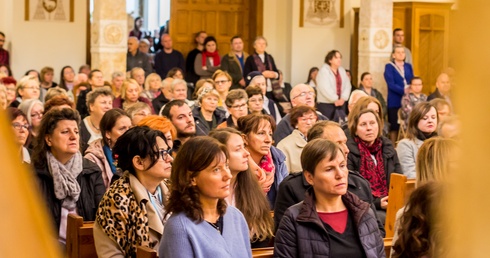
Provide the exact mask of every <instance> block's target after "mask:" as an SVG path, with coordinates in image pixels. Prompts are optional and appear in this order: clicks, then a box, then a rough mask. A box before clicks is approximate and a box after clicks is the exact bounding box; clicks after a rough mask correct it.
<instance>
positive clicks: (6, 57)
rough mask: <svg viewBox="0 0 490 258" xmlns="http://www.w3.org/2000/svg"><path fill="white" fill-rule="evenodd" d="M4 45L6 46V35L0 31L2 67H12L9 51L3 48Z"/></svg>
mask: <svg viewBox="0 0 490 258" xmlns="http://www.w3.org/2000/svg"><path fill="white" fill-rule="evenodd" d="M4 44H5V34H4V33H3V32H1V31H0V65H7V66H9V67H10V54H9V51H8V50H6V49H4V48H3V45H4ZM10 76H12V75H10Z"/></svg>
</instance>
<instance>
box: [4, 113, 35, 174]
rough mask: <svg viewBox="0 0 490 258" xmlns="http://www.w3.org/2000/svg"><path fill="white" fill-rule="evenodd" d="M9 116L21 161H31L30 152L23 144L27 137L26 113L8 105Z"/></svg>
mask: <svg viewBox="0 0 490 258" xmlns="http://www.w3.org/2000/svg"><path fill="white" fill-rule="evenodd" d="M7 111H8V113H9V117H10V119H11V122H12V127H13V129H14V136H15V140H16V142H17V145H18V146H19V148H20V150H19V154H20V157H21V159H22V162H23V163H27V164H30V163H31V154H30V152H29V150H27V148H26V147H24V145H25V144H26V141H27V138H28V137H29V128H30V126H29V123H28V122H27V117H26V115H25V114H24V113H23V112H22V110H20V109H17V108H12V107H9V108H8V109H7Z"/></svg>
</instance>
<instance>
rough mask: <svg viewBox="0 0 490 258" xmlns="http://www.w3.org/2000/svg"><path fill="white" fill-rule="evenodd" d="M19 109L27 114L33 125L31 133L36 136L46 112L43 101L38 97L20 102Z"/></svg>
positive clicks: (29, 121) (30, 123)
mask: <svg viewBox="0 0 490 258" xmlns="http://www.w3.org/2000/svg"><path fill="white" fill-rule="evenodd" d="M19 109H20V110H22V112H23V113H24V114H25V115H26V117H27V122H28V123H29V125H30V126H31V135H32V136H33V137H34V138H36V137H37V136H38V135H39V127H40V126H41V119H42V118H43V114H44V105H43V103H42V102H41V101H39V100H38V99H29V100H26V101H23V102H22V103H20V105H19Z"/></svg>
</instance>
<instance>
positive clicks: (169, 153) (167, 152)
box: [158, 149, 172, 161]
mask: <svg viewBox="0 0 490 258" xmlns="http://www.w3.org/2000/svg"><path fill="white" fill-rule="evenodd" d="M158 155H159V156H158V157H159V158H162V160H163V161H166V160H167V159H168V157H172V149H168V150H164V149H160V150H158Z"/></svg>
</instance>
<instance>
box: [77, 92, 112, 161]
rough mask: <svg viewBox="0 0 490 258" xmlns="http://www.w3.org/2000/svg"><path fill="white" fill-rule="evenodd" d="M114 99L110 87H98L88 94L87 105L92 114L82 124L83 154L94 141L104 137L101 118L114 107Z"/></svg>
mask: <svg viewBox="0 0 490 258" xmlns="http://www.w3.org/2000/svg"><path fill="white" fill-rule="evenodd" d="M113 99H114V96H113V95H112V92H111V90H110V89H109V88H108V87H103V88H98V89H95V90H93V91H91V92H89V93H88V94H87V107H88V111H89V113H90V115H89V116H87V117H85V118H84V119H83V123H82V125H81V126H80V138H81V143H82V148H81V150H82V154H83V153H85V150H86V149H87V147H88V146H89V145H90V144H91V143H92V142H94V141H95V140H97V139H100V138H102V135H101V131H100V120H101V119H102V117H103V116H104V114H105V112H107V111H109V110H111V109H112V100H113Z"/></svg>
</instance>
